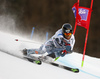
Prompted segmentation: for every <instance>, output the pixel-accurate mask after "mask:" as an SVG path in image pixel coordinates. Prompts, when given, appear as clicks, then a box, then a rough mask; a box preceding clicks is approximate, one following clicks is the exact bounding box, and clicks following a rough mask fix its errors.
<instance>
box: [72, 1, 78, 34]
mask: <svg viewBox="0 0 100 79" xmlns="http://www.w3.org/2000/svg"><path fill="white" fill-rule="evenodd" d="M77 3H78V5H77V12H76V20H75V27H74V31H73V35H74V34H75V31H76V27H77V16H78V7H79V0H77Z"/></svg>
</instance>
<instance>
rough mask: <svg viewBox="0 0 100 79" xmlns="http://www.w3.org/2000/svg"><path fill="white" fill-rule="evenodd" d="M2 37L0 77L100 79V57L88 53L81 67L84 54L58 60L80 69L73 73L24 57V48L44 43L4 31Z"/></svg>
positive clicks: (10, 78)
mask: <svg viewBox="0 0 100 79" xmlns="http://www.w3.org/2000/svg"><path fill="white" fill-rule="evenodd" d="M0 37H1V38H0V79H35V78H36V79H100V68H99V66H100V58H94V57H90V56H87V55H86V56H85V62H84V66H83V67H82V68H81V62H82V54H78V53H77V52H73V53H72V54H68V55H66V56H65V57H60V58H59V59H58V60H57V62H60V63H62V64H64V65H66V66H70V67H75V68H79V69H80V72H79V73H73V72H70V71H67V70H64V69H61V68H58V67H55V66H52V65H49V64H46V63H43V64H42V65H36V64H33V63H31V62H28V61H25V60H23V59H22V58H23V55H22V53H21V50H22V49H24V48H38V47H39V46H40V45H41V44H42V43H40V44H39V43H37V41H34V43H30V42H33V41H32V40H29V39H26V38H22V37H20V36H15V35H13V34H9V33H4V32H0ZM15 39H19V41H15ZM28 41H30V42H28Z"/></svg>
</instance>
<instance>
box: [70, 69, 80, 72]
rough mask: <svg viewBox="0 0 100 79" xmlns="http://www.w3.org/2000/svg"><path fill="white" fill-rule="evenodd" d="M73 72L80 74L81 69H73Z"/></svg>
mask: <svg viewBox="0 0 100 79" xmlns="http://www.w3.org/2000/svg"><path fill="white" fill-rule="evenodd" d="M71 71H73V72H75V73H78V72H79V69H73V68H72V69H71Z"/></svg>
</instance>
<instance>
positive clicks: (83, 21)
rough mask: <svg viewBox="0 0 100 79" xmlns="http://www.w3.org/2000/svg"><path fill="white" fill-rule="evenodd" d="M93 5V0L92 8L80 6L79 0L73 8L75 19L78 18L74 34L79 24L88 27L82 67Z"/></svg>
mask: <svg viewBox="0 0 100 79" xmlns="http://www.w3.org/2000/svg"><path fill="white" fill-rule="evenodd" d="M92 6H93V0H91V6H90V8H87V7H80V6H79V0H77V3H75V4H74V5H73V7H72V10H73V13H74V16H75V19H76V21H75V27H74V31H73V34H75V31H76V26H77V25H78V26H81V27H84V28H85V29H87V32H86V38H85V44H84V50H83V58H82V64H81V66H82V67H83V64H84V57H85V51H86V44H87V38H88V32H89V25H90V18H91V12H92Z"/></svg>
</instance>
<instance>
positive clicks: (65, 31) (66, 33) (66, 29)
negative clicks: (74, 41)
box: [62, 23, 73, 36]
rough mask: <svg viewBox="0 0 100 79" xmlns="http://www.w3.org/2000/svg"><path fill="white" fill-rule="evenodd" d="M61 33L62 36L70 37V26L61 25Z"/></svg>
mask: <svg viewBox="0 0 100 79" xmlns="http://www.w3.org/2000/svg"><path fill="white" fill-rule="evenodd" d="M62 33H63V35H64V36H71V35H72V33H73V31H72V26H71V25H70V24H69V23H65V24H63V25H62Z"/></svg>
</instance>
